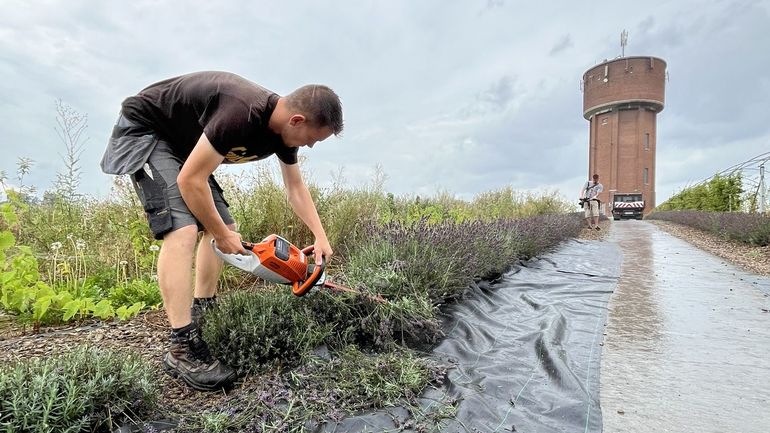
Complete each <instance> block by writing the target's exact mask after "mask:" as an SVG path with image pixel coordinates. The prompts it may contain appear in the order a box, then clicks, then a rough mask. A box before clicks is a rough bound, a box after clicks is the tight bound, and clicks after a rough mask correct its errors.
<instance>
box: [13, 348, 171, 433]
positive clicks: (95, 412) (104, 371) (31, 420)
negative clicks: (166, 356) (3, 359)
mask: <svg viewBox="0 0 770 433" xmlns="http://www.w3.org/2000/svg"><path fill="white" fill-rule="evenodd" d="M151 371H152V370H151V368H150V366H149V365H147V364H146V363H144V362H143V361H141V360H140V359H139V358H137V357H136V356H134V355H130V354H125V353H117V352H111V351H105V350H99V349H95V348H90V347H81V348H79V349H76V350H74V351H72V352H69V353H67V354H64V355H59V356H54V357H49V358H44V359H32V360H26V361H23V362H17V363H13V364H8V365H3V366H2V367H0V425H2V426H3V430H4V431H9V432H11V431H13V432H73V433H74V432H81V431H95V432H99V431H105V432H106V431H111V430H114V425H111V423H112V424H115V423H120V422H122V421H123V420H124V419H126V417H127V416H130V417H136V416H137V414H141V413H143V412H145V411H147V410H148V409H150V408H152V407H153V406H154V404H155V401H156V398H157V393H158V389H157V385H156V379H155V378H154V377H153V374H152V373H150V372H151Z"/></svg>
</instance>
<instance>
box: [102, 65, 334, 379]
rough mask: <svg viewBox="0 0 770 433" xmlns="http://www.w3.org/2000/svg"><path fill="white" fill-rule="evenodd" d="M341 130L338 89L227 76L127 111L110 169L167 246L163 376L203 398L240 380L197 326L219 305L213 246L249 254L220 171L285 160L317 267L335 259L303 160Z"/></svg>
mask: <svg viewBox="0 0 770 433" xmlns="http://www.w3.org/2000/svg"><path fill="white" fill-rule="evenodd" d="M342 129H343V121H342V106H341V103H340V100H339V97H338V96H337V94H335V93H334V91H333V90H332V89H330V88H328V87H326V86H323V85H315V84H313V85H307V86H303V87H300V88H298V89H297V90H295V91H294V92H292V93H290V94H288V95H286V96H279V95H277V94H276V93H274V92H272V91H270V90H267V89H265V88H263V87H261V86H259V85H257V84H255V83H253V82H251V81H249V80H246V79H244V78H242V77H240V76H238V75H235V74H232V73H228V72H215V71H208V72H195V73H191V74H187V75H182V76H178V77H174V78H169V79H167V80H164V81H160V82H158V83H155V84H152V85H150V86H149V87H146V88H145V89H143V90H141V91H140V92H139V93H138V94H137V95H135V96H131V97H129V98H127V99H126V100H124V101H123V104H122V109H121V113H120V115H119V117H118V121H117V124H116V125H115V127H114V129H113V132H112V136H111V138H110V140H109V143H108V145H107V150H106V152H105V154H104V157H103V158H102V161H101V167H102V170H103V171H104V172H105V173H107V174H116V175H121V174H128V175H130V176H131V179H132V182H133V185H134V188H135V190H136V193H137V194H138V196H139V199H140V201H141V202H142V205H143V207H144V210H145V212H146V215H147V220H148V223H149V226H150V230H151V231H152V233H153V235H154V236H155V239H162V240H163V246H162V247H161V250H160V255H159V257H158V282H159V285H160V290H161V294H162V296H163V305H164V307H165V310H166V314H167V317H168V320H169V323H170V325H171V328H172V329H171V337H170V339H171V347H170V350H169V351H168V352H167V353H166V354H165V355H164V358H163V366H164V369H165V370H166V371H167V372H168V373H170V374H171V375H172V376H175V377H179V378H181V379H182V380H184V381H185V382H186V383H187V384H188V385H189V386H191V387H192V388H194V389H197V390H202V391H209V390H216V389H219V388H222V387H226V386H229V385H230V384H231V383H232V382H233V380H234V379H235V378H236V373H235V371H234V370H233V369H232V368H230V367H228V366H227V365H225V364H224V363H222V362H220V361H219V360H217V359H215V358H214V356H213V355H212V354H211V353H210V351H209V348H208V346H207V345H206V343H205V342H204V341H203V340H202V338H201V332H200V329H199V326H198V321H197V317H198V316H200V314H201V313H202V311H203V310H205V308H207V307H208V306H211V305H213V302H214V301H215V299H216V290H217V281H218V279H219V275H220V272H221V270H222V261H221V260H220V259H219V258H218V257H217V256H216V255H215V254H214V252H213V251H212V249H211V247H210V245H209V244H210V243H211V240H212V239H213V240H214V241H215V242H216V245H217V247H218V248H219V249H220V250H221V251H222V252H224V253H229V254H232V253H241V254H245V253H246V251H245V250H244V248H243V246H242V245H241V236H240V235H239V234H238V233H237V231H236V225H235V221H234V220H233V218H232V216H231V215H230V213H229V211H228V204H227V202H226V201H225V199H224V197H223V191H222V188H220V186H219V185H218V184H217V182H216V179H215V178H214V176H213V174H212V173H213V172H214V170H215V169H216V168H217V167H218V166H219V165H220V164H223V163H225V164H229V163H244V162H249V161H257V160H261V159H264V158H267V157H268V156H270V155H272V154H275V155H276V156H278V159H279V160H280V167H281V174H282V177H283V182H284V185H285V188H286V194H287V198H288V201H289V203H290V205H291V207H292V209H293V210H294V212H295V213H296V214H297V216H298V217H299V218H300V219H301V220H302V221H303V222H304V223H305V224H306V225H307V226H308V228H309V229H310V230H311V232H312V233H313V235H314V236H315V242H314V248H315V255H316V257H317V258H319V259H320V257H321V256H324V257H327V258H328V257H330V256H331V255H332V254H333V251H332V247H331V245H330V244H329V240H328V239H327V236H326V232H325V231H324V228H323V225H322V224H321V220H320V218H319V216H318V212H317V210H316V207H315V204H314V203H313V200H312V198H311V196H310V193H309V191H308V188H307V186H306V185H305V182H304V180H303V179H302V176H301V174H300V169H299V166H298V164H297V150H298V149H299V148H300V147H302V146H307V147H310V148H312V147H313V146H314V145H315V144H316V143H318V142H320V141H323V140H325V139H327V138H329V137H330V136H331V135H339V134H340V133H341V132H342ZM201 231H202V232H203V236H202V239H201V242H200V244H199V245H198V246H197V253H196V241H197V239H198V233H199V232H201ZM193 261H194V262H195V285H194V291H193V290H191V286H192V269H193Z"/></svg>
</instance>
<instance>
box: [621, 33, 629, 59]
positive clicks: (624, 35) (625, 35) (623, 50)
mask: <svg viewBox="0 0 770 433" xmlns="http://www.w3.org/2000/svg"><path fill="white" fill-rule="evenodd" d="M626 45H628V32H627V31H626V29H623V31H622V32H620V57H625V56H626Z"/></svg>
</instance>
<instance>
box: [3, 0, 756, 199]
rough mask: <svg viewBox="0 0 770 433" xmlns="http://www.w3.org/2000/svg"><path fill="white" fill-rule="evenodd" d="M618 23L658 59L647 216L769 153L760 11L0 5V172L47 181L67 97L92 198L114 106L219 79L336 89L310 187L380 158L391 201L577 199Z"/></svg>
mask: <svg viewBox="0 0 770 433" xmlns="http://www.w3.org/2000/svg"><path fill="white" fill-rule="evenodd" d="M557 3H561V5H558V6H557ZM623 29H626V30H628V32H629V43H628V47H627V48H626V55H627V56H637V55H653V56H657V57H661V58H663V59H664V60H666V62H667V63H668V71H669V75H670V80H669V82H668V83H667V88H666V107H665V109H664V110H663V112H662V113H660V114H659V116H658V138H657V146H658V152H657V185H656V190H657V195H658V204H659V203H661V202H662V201H664V200H665V199H666V198H668V197H669V196H670V195H671V194H672V193H673V192H675V191H678V190H680V189H681V188H683V187H684V186H685V185H687V184H688V183H693V182H697V181H700V180H702V179H703V178H706V177H708V176H710V175H712V174H714V173H716V172H718V171H721V170H722V169H724V168H727V167H729V166H731V165H733V164H736V163H740V162H742V161H745V160H748V159H750V158H752V157H754V156H756V155H758V154H760V153H763V152H767V151H770V128H769V127H768V124H769V123H770V121H769V120H768V113H770V54H769V53H770V1H709V0H706V1H704V0H698V1H689V0H672V1H653V0H648V1H628V2H626V1H612V2H592V1H589V2H572V1H564V2H552V1H541V2H524V1H508V0H477V1H472V0H465V1H449V0H441V1H401V0H389V1H372V0H357V1H336V2H334V1H328V2H323V1H309V0H294V1H290V2H276V1H246V0H244V1H224V0H223V1H211V0H200V1H199V0H195V1H193V0H188V1H160V0H132V1H130V2H126V1H109V0H103V1H98V0H91V1H89V0H49V1H40V0H2V2H0V74H1V75H0V77H1V78H2V79H0V92H1V94H2V97H0V119H2V121H0V150H1V151H2V157H1V158H0V170H4V171H5V172H6V174H7V175H8V176H9V177H10V178H11V179H10V181H11V183H13V182H14V181H15V180H14V179H13V178H14V177H15V172H16V163H17V160H18V158H20V157H27V158H31V159H33V160H34V161H35V165H34V167H33V168H32V171H31V173H30V174H29V176H28V178H27V179H26V181H25V183H32V184H34V185H36V186H37V188H38V189H39V190H45V189H48V188H50V187H51V185H52V183H53V181H54V179H55V178H56V173H57V172H58V171H61V170H62V169H63V164H62V162H61V154H62V153H63V152H64V146H63V144H62V143H61V141H60V139H59V138H58V136H57V134H56V132H55V130H54V127H55V126H56V120H55V117H56V111H55V101H56V100H57V99H61V100H62V101H63V102H64V103H66V104H68V105H70V106H72V107H73V108H74V109H75V110H77V111H79V112H81V113H85V114H87V115H88V119H89V125H88V130H87V132H86V135H87V137H88V141H87V143H86V146H85V152H84V153H83V155H82V157H81V166H82V171H83V184H82V187H81V190H82V191H83V192H86V193H89V194H93V195H97V196H103V195H105V194H106V193H107V192H109V188H110V184H111V178H110V177H109V176H106V175H104V174H102V173H101V171H100V169H99V160H100V159H101V156H102V153H103V150H104V147H105V143H106V139H107V137H108V136H109V134H110V132H111V129H112V124H113V123H114V120H115V117H116V115H117V113H118V110H119V107H120V103H121V101H122V100H123V99H124V98H125V97H127V96H129V95H132V94H135V93H136V92H137V91H139V90H140V89H141V88H143V87H145V86H146V85H148V84H150V83H153V82H156V81H159V80H161V79H164V78H168V77H172V76H175V75H180V74H183V73H187V72H192V71H199V70H226V71H231V72H235V73H237V74H240V75H242V76H244V77H246V78H248V79H250V80H252V81H255V82H257V83H259V84H261V85H263V86H264V87H267V88H268V89H271V90H273V91H275V92H277V93H279V94H286V93H289V92H290V91H292V90H293V89H295V88H296V87H299V86H300V85H303V84H308V83H322V84H327V85H329V86H330V87H332V88H333V89H335V90H336V92H337V93H338V94H339V95H340V97H341V99H342V101H343V107H344V117H345V132H344V134H343V137H342V138H332V139H329V140H327V141H325V142H323V143H321V144H319V145H317V146H316V147H315V148H314V149H312V150H310V149H303V150H302V151H301V153H302V154H303V155H305V156H307V160H306V161H305V163H304V165H305V167H306V169H307V170H308V172H309V173H310V174H311V176H312V179H313V181H315V182H316V183H318V184H320V185H322V186H326V185H329V184H330V183H331V181H332V178H333V173H337V172H340V170H341V171H342V173H343V176H344V179H346V181H347V182H348V183H349V184H351V185H354V184H360V183H363V182H368V181H369V180H370V179H371V177H372V175H373V173H374V172H375V167H377V166H378V165H379V166H381V167H382V170H383V171H384V173H385V174H386V175H387V182H386V184H385V187H386V189H387V190H388V191H391V192H394V193H396V194H433V193H435V192H437V191H448V192H451V193H454V194H456V195H457V196H459V197H462V198H471V197H472V196H473V195H474V194H476V193H478V192H482V191H488V190H492V189H498V188H501V187H504V186H507V185H510V186H512V187H514V188H516V189H519V190H522V191H541V192H542V191H553V190H558V191H559V192H560V193H561V194H562V195H564V196H565V197H569V198H570V199H571V198H572V197H574V196H576V195H577V193H578V190H579V189H580V186H581V183H582V182H583V180H584V179H585V178H587V175H588V122H587V121H586V120H584V119H583V117H582V94H581V92H580V88H579V82H580V79H581V76H582V74H583V72H585V71H586V70H587V69H589V68H591V67H592V66H593V65H595V64H597V63H600V62H601V61H603V60H604V59H612V58H614V57H616V56H618V55H619V54H620V43H619V42H620V32H621V31H622V30H623ZM256 164H272V165H277V159H276V158H271V159H269V160H267V161H262V162H258V163H256ZM247 166H248V164H247V165H244V166H241V167H239V168H246V167H247Z"/></svg>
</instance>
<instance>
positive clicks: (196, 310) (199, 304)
mask: <svg viewBox="0 0 770 433" xmlns="http://www.w3.org/2000/svg"><path fill="white" fill-rule="evenodd" d="M216 306H217V297H216V296H213V297H211V298H194V299H193V304H192V307H191V308H190V317H191V318H192V323H193V324H195V325H197V327H198V329H203V324H204V323H206V322H205V317H204V316H205V315H206V311H208V310H210V309H212V308H214V307H216Z"/></svg>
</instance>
